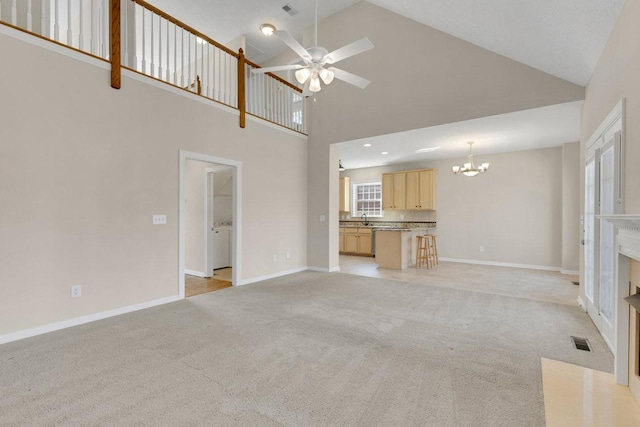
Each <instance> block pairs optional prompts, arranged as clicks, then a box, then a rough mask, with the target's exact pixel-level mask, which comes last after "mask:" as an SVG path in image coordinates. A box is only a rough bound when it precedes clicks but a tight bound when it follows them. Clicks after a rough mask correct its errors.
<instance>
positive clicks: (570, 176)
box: [562, 142, 582, 274]
mask: <svg viewBox="0 0 640 427" xmlns="http://www.w3.org/2000/svg"><path fill="white" fill-rule="evenodd" d="M581 170H582V169H581V168H580V143H579V142H572V143H570V144H564V145H563V146H562V270H563V271H566V272H573V273H576V274H577V272H578V270H579V268H580V239H581V236H582V230H581V228H580V201H581V200H582V197H581V194H580V171H581Z"/></svg>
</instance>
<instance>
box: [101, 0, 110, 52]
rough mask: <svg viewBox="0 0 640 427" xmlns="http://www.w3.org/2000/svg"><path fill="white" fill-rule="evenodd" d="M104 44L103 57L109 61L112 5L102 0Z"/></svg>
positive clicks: (106, 0) (107, 0)
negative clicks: (110, 11)
mask: <svg viewBox="0 0 640 427" xmlns="http://www.w3.org/2000/svg"><path fill="white" fill-rule="evenodd" d="M102 2H103V3H102V11H103V12H102V33H101V34H102V44H103V46H104V48H103V54H102V57H103V58H104V59H109V58H110V57H111V34H110V33H111V22H110V21H109V9H110V8H111V5H110V4H109V0H102Z"/></svg>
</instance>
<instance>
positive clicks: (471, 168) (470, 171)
mask: <svg viewBox="0 0 640 427" xmlns="http://www.w3.org/2000/svg"><path fill="white" fill-rule="evenodd" d="M467 144H469V155H468V156H467V159H468V160H469V161H468V162H467V163H464V164H463V165H462V166H452V167H451V170H452V171H453V173H455V174H457V173H458V172H461V173H462V174H463V175H464V176H476V175H478V174H481V173H484V172H486V171H487V170H488V169H489V163H482V164H481V165H480V166H477V167H476V165H475V164H474V163H473V152H472V151H471V147H472V146H473V141H469V142H467Z"/></svg>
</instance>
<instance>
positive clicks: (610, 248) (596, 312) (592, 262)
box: [584, 102, 624, 356]
mask: <svg viewBox="0 0 640 427" xmlns="http://www.w3.org/2000/svg"><path fill="white" fill-rule="evenodd" d="M622 131H623V103H622V102H620V103H619V104H618V106H616V109H614V111H613V112H612V113H611V114H610V115H609V117H608V118H607V119H606V120H605V121H604V122H603V123H602V125H601V126H600V128H598V130H597V131H596V133H594V135H593V136H592V137H591V138H590V139H589V141H588V143H587V147H586V149H587V151H586V155H585V169H584V173H585V195H584V203H585V205H584V246H585V248H584V266H585V268H584V271H585V272H584V280H585V289H584V292H585V301H584V305H585V307H584V308H585V309H586V311H587V313H589V317H591V319H592V320H593V322H594V324H595V325H596V327H597V328H598V330H599V331H600V333H601V334H602V336H603V338H604V340H605V342H606V343H607V345H608V346H609V348H610V349H611V351H612V352H613V354H614V356H615V355H616V350H615V349H616V326H615V325H616V318H617V308H616V305H615V301H616V300H617V286H616V283H614V268H615V254H616V252H615V234H614V228H613V225H612V224H611V223H609V222H608V221H604V220H601V219H600V218H599V216H600V215H614V214H620V213H622V212H623V211H624V205H623V185H622V177H623V173H622V165H623V161H622V149H623V134H622Z"/></svg>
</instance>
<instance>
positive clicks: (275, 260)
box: [273, 254, 278, 262]
mask: <svg viewBox="0 0 640 427" xmlns="http://www.w3.org/2000/svg"><path fill="white" fill-rule="evenodd" d="M277 261H278V255H276V254H273V262H277Z"/></svg>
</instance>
